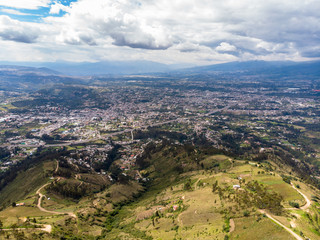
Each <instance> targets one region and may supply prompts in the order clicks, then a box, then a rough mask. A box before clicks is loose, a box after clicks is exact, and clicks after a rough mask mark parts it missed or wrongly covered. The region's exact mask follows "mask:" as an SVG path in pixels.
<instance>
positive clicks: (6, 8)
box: [0, 0, 77, 22]
mask: <svg viewBox="0 0 320 240" xmlns="http://www.w3.org/2000/svg"><path fill="white" fill-rule="evenodd" d="M25 1H28V0H25ZM76 1H77V0H61V1H44V2H43V3H42V4H41V2H40V3H39V4H38V6H37V4H35V5H33V6H34V7H33V6H31V7H30V6H23V5H20V4H19V2H17V3H16V4H10V0H6V2H7V3H6V4H5V3H4V1H3V2H1V1H0V14H1V15H7V16H9V17H10V18H12V19H16V20H19V21H24V22H42V21H43V18H45V17H48V16H51V15H55V16H56V17H62V16H63V15H64V14H65V13H66V12H65V11H63V10H60V12H59V13H50V9H51V7H52V5H55V4H56V3H58V4H62V5H64V6H70V4H71V3H72V2H76ZM1 3H2V4H3V5H1ZM19 5H20V6H21V7H17V6H19Z"/></svg>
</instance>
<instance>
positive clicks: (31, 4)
mask: <svg viewBox="0 0 320 240" xmlns="http://www.w3.org/2000/svg"><path fill="white" fill-rule="evenodd" d="M51 1H52V0H0V6H6V7H13V8H23V9H38V8H39V7H48V6H49V4H50V3H51Z"/></svg>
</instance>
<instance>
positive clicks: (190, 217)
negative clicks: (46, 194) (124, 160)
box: [0, 151, 318, 239]
mask: <svg viewBox="0 0 320 240" xmlns="http://www.w3.org/2000/svg"><path fill="white" fill-rule="evenodd" d="M179 159H180V160H181V161H183V162H184V163H187V161H188V159H187V156H186V155H185V153H184V152H183V151H182V152H178V153H177V154H176V155H175V156H170V153H167V154H163V152H160V153H156V154H154V155H153V157H152V161H153V162H152V163H151V165H150V166H149V167H148V168H147V169H146V170H145V171H142V172H143V174H147V175H148V177H149V178H151V179H154V181H153V184H152V185H151V186H150V188H149V190H148V191H147V192H146V193H145V194H144V195H143V196H142V197H140V198H139V199H138V200H136V201H134V202H132V203H130V204H127V205H125V206H124V207H122V209H121V210H120V212H119V214H117V215H116V216H115V217H114V219H113V223H112V224H113V226H112V228H113V229H112V231H111V232H108V233H107V234H106V237H105V239H148V238H149V239H174V238H176V239H179V238H181V239H223V238H224V237H225V235H229V236H230V238H231V239H257V238H256V237H257V236H258V237H259V239H260V238H261V239H291V236H290V235H289V234H288V233H287V232H286V231H285V230H284V229H282V228H281V227H279V226H278V225H276V224H275V223H273V222H272V221H270V220H269V219H268V218H263V217H261V216H260V214H259V213H258V212H257V211H256V209H255V208H249V209H247V208H246V207H245V206H241V207H240V208H237V207H235V206H234V203H232V202H228V201H224V200H221V199H220V198H219V195H218V193H217V192H215V193H212V184H213V183H214V182H215V181H218V183H219V186H221V187H224V188H225V187H231V186H232V185H234V184H239V180H238V177H239V176H241V177H242V179H244V180H245V181H246V182H249V181H251V180H257V181H258V182H260V183H263V184H264V185H265V186H267V188H268V189H270V190H273V191H275V192H278V193H279V194H281V195H282V197H283V199H284V201H283V205H284V206H286V205H287V202H288V201H289V200H294V201H297V202H301V203H302V202H303V198H302V196H301V195H300V194H298V193H297V192H296V191H295V190H294V189H293V188H291V186H290V185H289V184H287V183H284V182H283V181H282V179H281V177H279V175H278V174H275V175H273V174H272V173H270V172H267V171H266V170H264V168H263V166H260V167H257V166H253V165H250V164H245V162H244V161H232V160H233V159H230V158H228V157H226V156H222V155H214V156H208V157H206V158H204V161H205V162H204V165H205V166H204V167H206V165H207V164H208V165H211V164H214V165H215V166H216V168H215V169H210V170H196V169H197V168H199V165H197V164H195V163H193V162H190V164H189V168H190V169H189V170H192V169H194V170H193V171H189V172H186V173H183V174H179V173H178V170H177V166H178V165H179V164H180V162H179V161H178V160H179ZM217 163H218V165H217ZM54 167H55V162H53V163H52V162H51V163H46V164H44V166H43V165H39V166H37V167H36V168H33V169H30V170H29V171H27V173H22V174H20V175H19V177H18V178H17V179H16V180H15V181H14V182H13V183H12V184H10V185H9V186H8V189H4V190H5V191H4V193H5V194H7V196H10V198H14V199H18V198H19V194H21V190H20V191H19V194H18V193H16V192H15V191H14V190H15V188H17V187H19V186H20V185H21V184H22V183H24V184H25V185H24V186H23V189H24V188H25V186H28V189H30V192H31V193H32V192H33V193H34V192H35V191H36V189H37V188H38V187H39V186H41V185H43V184H44V183H45V182H47V180H48V178H45V177H44V176H43V175H42V174H43V173H44V169H45V170H50V169H52V168H53V169H54ZM217 170H218V171H217ZM262 170H264V171H265V173H263V174H262V173H261V171H262ZM221 171H222V172H221ZM259 171H260V174H259V173H258V172H259ZM95 177H96V176H90V175H88V176H87V175H85V174H83V175H81V176H80V179H79V180H78V181H79V183H80V182H82V181H83V180H88V181H89V182H92V181H93V180H99V181H100V180H102V179H100V178H101V177H100V176H99V177H100V178H99V179H94V178H95ZM86 178H87V179H86ZM25 179H28V181H25ZM189 179H190V184H191V190H186V189H184V187H185V184H186V183H187V182H188V181H189ZM73 181H76V180H75V179H74V180H73ZM20 189H22V187H21V188H20ZM301 189H302V190H303V192H305V193H306V194H307V195H308V196H311V195H317V194H318V192H315V191H313V192H310V191H309V190H310V188H309V187H308V186H306V185H304V184H301ZM10 190H11V191H10ZM141 190H142V188H141V186H140V185H138V184H136V183H134V182H132V183H131V184H129V185H112V186H111V187H109V188H107V189H106V190H105V191H103V192H101V193H98V194H96V195H94V196H91V197H89V198H83V199H82V200H81V201H80V202H79V203H77V204H76V203H75V202H70V201H66V199H63V198H61V197H59V196H54V195H53V196H50V197H51V200H46V201H44V203H43V206H45V207H47V208H50V209H66V208H67V209H70V210H72V211H76V212H79V213H81V214H82V215H83V218H82V219H81V220H79V221H78V223H77V227H78V230H77V231H76V232H77V233H78V234H80V235H81V234H88V235H96V236H97V235H100V234H101V231H102V230H103V229H104V227H103V226H104V222H105V221H106V219H107V218H106V215H105V213H103V214H100V215H99V214H97V213H98V212H101V211H102V212H104V211H111V210H112V209H113V206H112V203H117V202H119V201H124V200H127V199H128V198H131V194H137V193H138V192H139V191H141ZM26 195H27V193H24V194H22V195H21V198H20V199H23V198H24V197H25V196H26ZM2 196H3V195H2V193H1V195H0V197H2ZM3 198H6V197H3ZM34 200H35V198H34V199H25V200H24V201H25V202H26V203H29V202H28V201H30V203H29V204H31V205H32V202H33V205H34ZM174 205H177V206H179V207H180V208H179V209H178V210H176V211H173V206H174ZM160 208H161V211H160V212H159V213H160V217H159V216H157V215H156V214H155V213H156V211H157V210H159V209H160ZM99 209H100V210H99ZM227 209H229V212H230V213H231V216H230V217H232V218H234V221H235V225H236V226H235V227H236V228H235V231H234V232H232V233H228V230H226V229H227V227H228V221H226V218H225V217H226V215H225V210H227ZM245 210H247V211H248V212H249V216H248V217H244V216H243V212H244V211H245ZM12 211H16V212H14V213H13V212H12ZM12 214H16V215H17V216H21V217H27V216H39V214H41V213H39V212H37V208H15V209H12V208H9V209H7V210H5V211H4V212H1V213H0V216H2V220H3V221H7V222H6V224H9V223H13V222H14V221H16V220H15V219H14V217H12ZM9 215H10V216H9ZM44 215H45V214H43V216H44ZM300 216H301V217H299V218H298V220H297V221H296V225H297V226H296V231H298V232H299V231H300V230H302V231H303V232H304V233H305V234H306V236H312V237H314V236H318V235H316V234H315V233H314V230H312V228H311V227H310V224H309V223H308V219H307V217H306V216H304V215H303V213H302V211H301V213H300ZM259 217H260V218H261V220H257V219H258V218H259ZM153 219H154V220H153ZM291 219H292V217H290V215H288V216H287V217H282V218H281V222H283V224H285V225H286V226H290V223H289V221H290V220H291ZM41 221H42V223H49V224H52V223H55V224H58V223H59V224H60V225H61V226H62V227H63V228H67V227H68V226H66V225H65V220H64V218H63V217H62V216H60V217H59V216H47V217H45V218H44V219H43V220H41ZM99 225H100V227H99ZM257 234H258V235H257ZM88 239H89V238H88Z"/></svg>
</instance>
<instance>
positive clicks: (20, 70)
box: [0, 65, 61, 75]
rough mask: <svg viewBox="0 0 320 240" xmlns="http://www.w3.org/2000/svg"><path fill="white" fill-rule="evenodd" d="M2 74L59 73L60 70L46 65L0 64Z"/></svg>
mask: <svg viewBox="0 0 320 240" xmlns="http://www.w3.org/2000/svg"><path fill="white" fill-rule="evenodd" d="M0 74H2V75H3V74H15V75H18V74H37V75H59V74H61V73H59V72H58V71H54V70H52V69H49V68H46V67H40V68H35V67H26V66H16V65H0Z"/></svg>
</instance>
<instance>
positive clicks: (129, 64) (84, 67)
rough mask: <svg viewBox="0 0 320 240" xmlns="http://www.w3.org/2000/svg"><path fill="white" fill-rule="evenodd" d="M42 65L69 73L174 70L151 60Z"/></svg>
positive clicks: (127, 72) (125, 72)
mask: <svg viewBox="0 0 320 240" xmlns="http://www.w3.org/2000/svg"><path fill="white" fill-rule="evenodd" d="M42 66H45V67H49V68H51V69H55V70H57V71H59V72H62V73H64V74H67V75H76V76H86V75H118V74H120V75H123V74H140V73H153V72H167V71H170V70H172V68H170V66H169V65H165V64H161V63H156V62H150V61H124V62H96V63H87V62H84V63H70V62H65V63H45V64H43V65H42Z"/></svg>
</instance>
